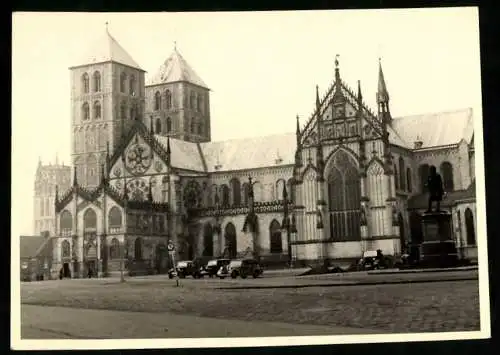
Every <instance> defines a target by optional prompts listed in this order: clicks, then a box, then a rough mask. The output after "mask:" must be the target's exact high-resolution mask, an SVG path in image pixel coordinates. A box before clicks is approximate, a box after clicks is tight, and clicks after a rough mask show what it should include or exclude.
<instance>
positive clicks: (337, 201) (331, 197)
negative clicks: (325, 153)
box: [327, 151, 361, 241]
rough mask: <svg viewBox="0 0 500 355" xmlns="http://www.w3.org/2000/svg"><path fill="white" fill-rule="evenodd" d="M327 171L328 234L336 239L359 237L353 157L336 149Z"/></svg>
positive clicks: (358, 192)
mask: <svg viewBox="0 0 500 355" xmlns="http://www.w3.org/2000/svg"><path fill="white" fill-rule="evenodd" d="M333 159H334V161H333V164H332V166H331V168H330V171H329V174H328V179H327V181H328V205H329V218H330V236H331V238H332V239H334V240H335V241H355V240H360V237H361V236H360V234H361V229H360V222H361V221H360V208H361V187H360V180H359V173H358V169H357V167H356V163H355V161H354V159H352V158H351V157H350V156H349V155H348V154H347V153H346V152H344V151H338V152H337V153H336V154H335V156H334V158H333Z"/></svg>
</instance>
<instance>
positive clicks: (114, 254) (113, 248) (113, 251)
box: [109, 238, 121, 259]
mask: <svg viewBox="0 0 500 355" xmlns="http://www.w3.org/2000/svg"><path fill="white" fill-rule="evenodd" d="M120 254H121V253H120V242H119V241H118V239H116V238H113V239H112V240H111V245H110V246H109V258H110V259H120Z"/></svg>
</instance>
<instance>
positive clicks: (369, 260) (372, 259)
mask: <svg viewBox="0 0 500 355" xmlns="http://www.w3.org/2000/svg"><path fill="white" fill-rule="evenodd" d="M358 268H359V270H377V269H382V268H384V256H383V255H382V252H381V251H380V250H367V251H365V252H364V253H363V257H362V258H361V259H360V260H359V263H358Z"/></svg>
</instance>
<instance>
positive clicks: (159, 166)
mask: <svg viewBox="0 0 500 355" xmlns="http://www.w3.org/2000/svg"><path fill="white" fill-rule="evenodd" d="M155 170H156V171H157V172H161V171H162V170H163V164H162V163H161V161H159V160H157V161H155Z"/></svg>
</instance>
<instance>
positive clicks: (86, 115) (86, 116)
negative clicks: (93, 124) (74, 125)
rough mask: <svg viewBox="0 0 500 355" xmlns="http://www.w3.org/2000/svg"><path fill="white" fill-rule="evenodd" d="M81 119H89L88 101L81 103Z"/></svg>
mask: <svg viewBox="0 0 500 355" xmlns="http://www.w3.org/2000/svg"><path fill="white" fill-rule="evenodd" d="M82 119H83V120H84V121H87V120H89V119H90V107H89V104H88V102H84V103H83V105H82Z"/></svg>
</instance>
